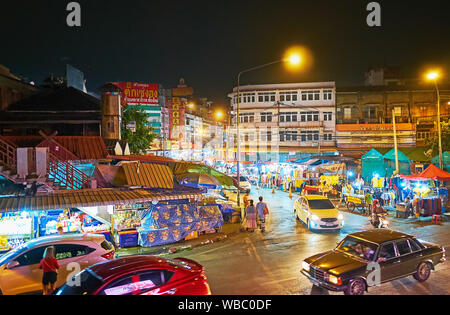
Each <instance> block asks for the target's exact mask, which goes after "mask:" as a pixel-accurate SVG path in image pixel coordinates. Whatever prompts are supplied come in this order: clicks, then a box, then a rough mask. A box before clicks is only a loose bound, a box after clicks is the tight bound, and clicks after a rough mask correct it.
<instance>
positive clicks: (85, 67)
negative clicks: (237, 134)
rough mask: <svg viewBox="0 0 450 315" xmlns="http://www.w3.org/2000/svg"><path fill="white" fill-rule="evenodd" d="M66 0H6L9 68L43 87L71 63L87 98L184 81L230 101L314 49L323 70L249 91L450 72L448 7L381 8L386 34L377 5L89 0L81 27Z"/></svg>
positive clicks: (393, 3)
mask: <svg viewBox="0 0 450 315" xmlns="http://www.w3.org/2000/svg"><path fill="white" fill-rule="evenodd" d="M69 2H70V1H69V0H29V1H24V0H14V1H9V0H8V1H2V4H1V9H0V10H1V11H0V25H1V30H2V31H1V49H0V64H4V65H5V66H7V67H9V68H10V69H11V71H12V72H13V73H14V74H17V75H19V76H22V77H24V78H27V79H28V80H31V81H35V82H36V83H40V82H42V80H43V79H44V78H45V77H46V76H48V74H49V73H54V74H55V75H58V76H62V75H63V74H64V71H65V64H66V63H70V64H72V65H73V66H75V67H78V68H80V69H81V70H82V71H83V72H84V73H85V75H86V79H87V87H88V90H89V91H93V92H97V88H98V87H99V86H101V85H102V84H103V83H104V82H106V81H137V82H151V83H160V84H163V85H164V87H166V88H169V87H175V86H176V85H177V84H178V80H179V78H180V77H184V78H185V79H186V83H187V84H189V85H191V86H193V87H194V89H195V91H196V94H197V95H198V96H204V97H208V98H210V99H212V100H213V101H215V102H216V103H218V104H225V103H226V104H228V102H229V101H228V99H227V93H229V92H230V91H231V90H232V88H233V86H235V84H236V77H237V73H238V72H239V71H241V70H243V69H246V68H249V67H252V66H256V65H259V64H263V63H266V62H270V61H273V60H277V59H280V58H281V56H282V54H283V52H284V50H285V49H286V48H288V47H289V46H291V45H294V44H300V45H305V46H307V47H308V48H309V49H310V50H311V52H312V54H313V56H314V65H313V67H312V68H311V69H310V70H309V71H308V72H301V73H295V74H293V73H288V72H286V71H285V69H284V68H283V67H281V66H280V65H276V66H272V67H270V68H267V69H264V70H260V71H257V72H253V73H249V74H246V75H245V76H243V77H242V83H243V84H256V83H287V82H308V81H328V80H330V81H336V82H337V84H338V86H343V85H359V84H362V83H363V80H364V72H365V71H366V70H367V69H368V68H369V67H371V66H383V65H389V66H400V67H403V68H404V71H405V73H406V74H407V75H408V76H409V77H418V76H419V74H420V71H422V69H423V68H424V67H425V66H426V65H429V64H436V65H441V66H443V68H444V69H443V70H444V71H446V72H450V55H449V51H450V50H449V48H450V40H449V34H450V17H449V13H448V12H449V11H448V10H447V7H448V6H447V4H448V0H442V1H438V0H427V1H411V0H389V1H386V0H385V1H378V2H379V3H380V4H381V6H382V26H381V27H379V28H370V27H368V26H367V24H366V17H367V14H368V13H369V12H367V11H366V6H367V4H368V3H369V2H370V1H369V0H330V1H327V0H314V1H312V0H311V1H310V0H296V1H283V0H278V1H266V0H259V1H254V0H240V1H236V0H226V1H222V0H209V1H207V0H189V1H187V0H183V1H181V0H130V1H118V0H89V1H78V2H79V3H80V4H81V7H82V27H81V28H70V27H68V26H66V17H67V14H68V12H67V11H66V5H67V4H68V3H69Z"/></svg>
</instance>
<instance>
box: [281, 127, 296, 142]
mask: <svg viewBox="0 0 450 315" xmlns="http://www.w3.org/2000/svg"><path fill="white" fill-rule="evenodd" d="M297 137H298V131H290V130H284V131H280V142H289V141H297Z"/></svg>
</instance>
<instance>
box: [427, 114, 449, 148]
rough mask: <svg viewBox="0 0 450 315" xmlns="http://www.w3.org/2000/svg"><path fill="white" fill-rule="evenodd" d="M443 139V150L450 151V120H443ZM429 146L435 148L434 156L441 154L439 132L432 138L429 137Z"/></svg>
mask: <svg viewBox="0 0 450 315" xmlns="http://www.w3.org/2000/svg"><path fill="white" fill-rule="evenodd" d="M441 141H442V152H447V151H450V122H441ZM427 147H428V149H431V150H433V151H432V152H433V153H432V155H433V156H436V155H437V154H439V138H438V133H437V132H435V133H434V135H433V136H432V137H431V138H429V139H427Z"/></svg>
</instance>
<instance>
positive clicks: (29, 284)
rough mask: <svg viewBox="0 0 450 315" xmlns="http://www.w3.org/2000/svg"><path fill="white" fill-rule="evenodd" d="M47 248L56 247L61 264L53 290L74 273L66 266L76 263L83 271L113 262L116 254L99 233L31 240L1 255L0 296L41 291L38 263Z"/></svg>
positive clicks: (56, 253) (56, 255)
mask: <svg viewBox="0 0 450 315" xmlns="http://www.w3.org/2000/svg"><path fill="white" fill-rule="evenodd" d="M49 246H54V247H55V257H56V259H58V263H59V265H60V269H59V270H58V281H57V282H56V288H59V287H61V286H62V285H64V284H65V283H66V281H67V277H68V276H69V274H70V273H71V272H73V269H70V268H67V265H68V264H69V263H73V262H76V263H78V264H79V266H80V268H81V270H83V269H84V268H87V267H89V266H91V265H94V264H96V263H99V262H102V261H106V260H110V259H113V258H114V255H115V250H114V247H113V246H112V245H111V243H109V242H108V241H106V240H105V236H104V235H102V234H99V235H97V234H72V235H57V236H46V237H41V238H37V239H34V240H31V241H29V242H27V243H25V244H23V245H22V246H20V247H18V248H16V249H14V250H12V251H10V252H8V253H7V254H5V255H3V256H0V294H5V295H17V294H31V293H39V292H41V290H42V270H41V269H39V263H40V261H41V259H42V257H43V254H44V251H45V249H46V248H47V247H49ZM67 269H69V270H67Z"/></svg>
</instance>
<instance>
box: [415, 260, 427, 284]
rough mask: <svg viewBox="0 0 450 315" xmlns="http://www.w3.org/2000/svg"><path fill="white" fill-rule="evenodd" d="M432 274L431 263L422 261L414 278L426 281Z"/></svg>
mask: <svg viewBox="0 0 450 315" xmlns="http://www.w3.org/2000/svg"><path fill="white" fill-rule="evenodd" d="M430 275H431V266H430V264H429V263H421V264H420V265H419V267H417V272H416V273H415V274H414V275H413V277H414V279H416V280H417V281H419V282H425V281H427V280H428V278H429V277H430Z"/></svg>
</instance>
